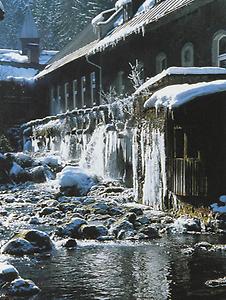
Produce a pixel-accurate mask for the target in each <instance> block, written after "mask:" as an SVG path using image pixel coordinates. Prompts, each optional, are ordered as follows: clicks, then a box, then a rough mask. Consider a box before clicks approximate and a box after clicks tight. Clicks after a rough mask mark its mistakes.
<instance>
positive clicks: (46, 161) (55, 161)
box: [39, 155, 61, 170]
mask: <svg viewBox="0 0 226 300" xmlns="http://www.w3.org/2000/svg"><path fill="white" fill-rule="evenodd" d="M39 161H40V163H41V164H42V165H48V166H49V167H50V168H51V169H52V170H57V169H58V168H59V167H60V166H61V158H60V157H59V156H55V155H50V156H45V157H43V158H41V159H40V160H39Z"/></svg>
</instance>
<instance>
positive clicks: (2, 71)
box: [0, 65, 38, 80]
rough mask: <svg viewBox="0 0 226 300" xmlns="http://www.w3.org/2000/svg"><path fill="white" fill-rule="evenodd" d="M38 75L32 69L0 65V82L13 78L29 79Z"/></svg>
mask: <svg viewBox="0 0 226 300" xmlns="http://www.w3.org/2000/svg"><path fill="white" fill-rule="evenodd" d="M37 73H38V70H37V69H33V68H18V67H13V66H9V65H0V80H11V79H13V78H20V79H22V78H23V79H31V78H32V77H34V76H35V75H36V74H37Z"/></svg>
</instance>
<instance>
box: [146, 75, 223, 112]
mask: <svg viewBox="0 0 226 300" xmlns="http://www.w3.org/2000/svg"><path fill="white" fill-rule="evenodd" d="M220 92H226V80H215V81H211V82H199V83H195V84H178V85H170V86H167V87H165V88H163V89H161V90H158V91H157V92H155V93H154V94H153V95H152V96H151V97H150V98H149V99H148V100H147V101H146V102H145V103H144V108H146V109H148V108H153V107H154V108H156V109H159V108H168V109H173V108H176V107H180V106H182V105H184V104H186V103H188V102H191V101H193V100H194V99H196V98H198V97H202V96H207V95H212V94H216V93H220Z"/></svg>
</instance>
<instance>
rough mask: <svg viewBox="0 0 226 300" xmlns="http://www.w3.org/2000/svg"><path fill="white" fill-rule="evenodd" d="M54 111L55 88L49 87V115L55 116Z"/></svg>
mask: <svg viewBox="0 0 226 300" xmlns="http://www.w3.org/2000/svg"><path fill="white" fill-rule="evenodd" d="M55 110H56V97H55V88H54V86H51V88H50V113H51V115H54V114H55Z"/></svg>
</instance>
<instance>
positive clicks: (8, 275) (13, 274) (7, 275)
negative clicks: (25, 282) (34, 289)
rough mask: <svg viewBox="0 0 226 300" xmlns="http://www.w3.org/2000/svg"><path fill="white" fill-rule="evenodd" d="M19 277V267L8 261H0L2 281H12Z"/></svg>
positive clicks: (0, 280)
mask: <svg viewBox="0 0 226 300" xmlns="http://www.w3.org/2000/svg"><path fill="white" fill-rule="evenodd" d="M18 277H19V272H18V271H17V269H16V268H15V267H14V266H12V265H10V264H6V263H0V282H11V281H13V280H14V279H16V278H18Z"/></svg>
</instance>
